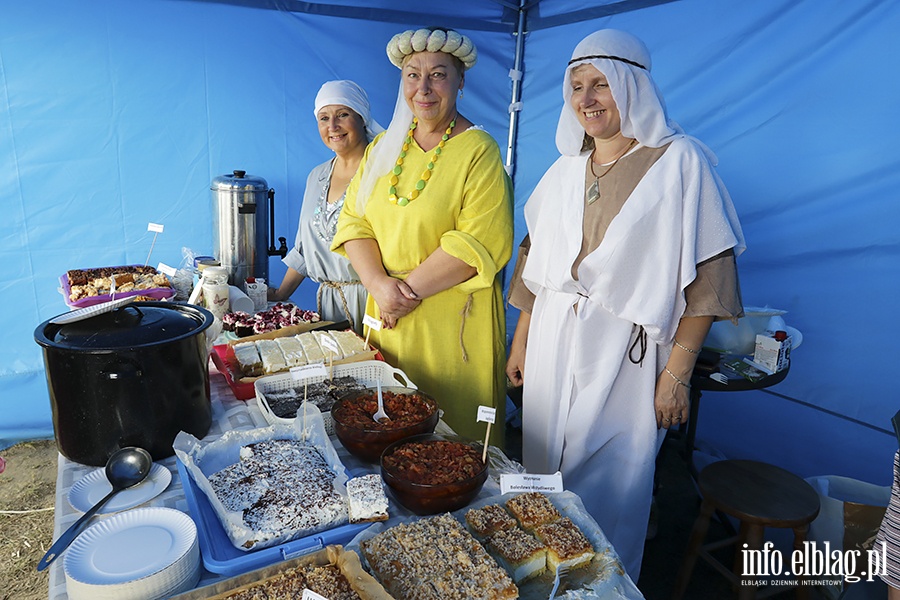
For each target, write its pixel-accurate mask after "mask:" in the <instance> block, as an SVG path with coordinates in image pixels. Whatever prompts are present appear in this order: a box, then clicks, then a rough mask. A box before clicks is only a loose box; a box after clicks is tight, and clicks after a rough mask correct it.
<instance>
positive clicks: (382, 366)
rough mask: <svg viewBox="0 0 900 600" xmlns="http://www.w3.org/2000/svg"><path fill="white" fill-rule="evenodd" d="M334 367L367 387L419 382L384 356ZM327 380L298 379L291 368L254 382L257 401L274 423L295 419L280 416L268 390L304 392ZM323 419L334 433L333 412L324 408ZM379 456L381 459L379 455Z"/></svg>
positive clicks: (338, 373) (334, 374)
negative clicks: (271, 404) (268, 395)
mask: <svg viewBox="0 0 900 600" xmlns="http://www.w3.org/2000/svg"><path fill="white" fill-rule="evenodd" d="M326 368H327V367H326ZM332 369H333V371H332V377H347V376H350V377H353V378H354V379H356V380H357V381H358V382H359V383H361V384H362V385H364V386H366V387H372V386H376V385H378V383H379V382H381V385H383V386H395V385H397V384H398V383H400V384H402V385H403V386H405V387H407V388H411V389H416V384H414V383H413V382H412V381H410V380H409V377H407V376H406V373H404V372H403V371H401V370H400V369H397V368H394V367H392V366H391V365H389V364H387V363H386V362H384V361H383V360H364V361H360V362H355V363H347V364H342V365H334V366H333V367H332ZM324 380H325V377H322V376H316V377H304V378H302V379H294V376H293V374H291V373H289V372H287V373H278V374H276V375H267V376H265V377H260V378H259V379H257V380H256V381H254V382H253V388H254V390H255V392H256V404H257V406H259V410H260V411H261V412H262V414H263V416H264V417H265V418H266V421H267V422H268V423H270V424H272V425H274V424H276V423H292V422H293V421H294V419H293V418H283V417H279V416H278V415H276V414H275V413H274V412H273V411H272V408H271V407H270V406H269V402H268V401H267V400H266V393H268V392H280V391H284V390H289V389H291V388H295V389H299V390H301V393H302V390H303V385H304V384H306V385H309V384H313V383H319V382H322V381H324ZM322 420H323V421H324V422H325V431H327V432H328V435H334V433H335V431H334V422H333V420H332V418H331V413H330V412H323V413H322ZM379 456H380V453H379ZM375 460H376V461H377V460H378V457H376V458H375Z"/></svg>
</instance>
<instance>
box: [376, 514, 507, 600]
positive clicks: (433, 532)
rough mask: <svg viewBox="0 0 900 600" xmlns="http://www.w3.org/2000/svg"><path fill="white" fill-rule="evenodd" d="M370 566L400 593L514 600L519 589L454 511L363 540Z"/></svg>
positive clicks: (431, 598)
mask: <svg viewBox="0 0 900 600" xmlns="http://www.w3.org/2000/svg"><path fill="white" fill-rule="evenodd" d="M360 549H361V550H362V552H363V555H364V556H365V557H366V560H367V561H368V563H369V566H370V567H371V569H372V570H373V572H374V573H375V575H376V576H377V577H378V579H379V580H380V581H381V583H382V584H383V585H384V586H385V588H386V589H387V590H388V593H390V594H391V595H392V596H394V597H395V598H410V599H412V598H415V599H416V600H472V599H474V598H478V599H483V600H507V599H508V600H512V599H514V598H518V597H519V590H518V588H517V587H516V585H515V583H513V581H512V579H510V577H509V575H508V574H507V573H506V571H504V570H503V569H502V568H501V567H500V566H499V565H498V564H497V562H496V561H495V560H494V559H493V558H491V556H490V555H489V554H488V553H487V552H486V551H485V549H484V548H483V547H482V546H481V544H479V543H478V541H476V540H475V538H473V537H472V535H471V534H470V533H469V532H468V531H466V529H465V528H464V527H463V526H462V525H461V524H460V523H459V522H458V521H457V520H456V519H454V518H453V517H452V516H451V515H449V514H444V515H440V516H437V517H430V518H425V519H420V520H418V521H413V522H410V523H401V524H399V525H397V526H395V527H391V528H390V529H387V530H385V531H382V532H381V533H379V534H377V535H376V536H374V537H372V538H370V539H368V540H364V541H363V542H361V543H360Z"/></svg>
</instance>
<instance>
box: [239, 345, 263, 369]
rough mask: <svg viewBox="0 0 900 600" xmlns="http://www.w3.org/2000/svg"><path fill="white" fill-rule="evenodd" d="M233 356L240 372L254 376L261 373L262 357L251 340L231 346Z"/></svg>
mask: <svg viewBox="0 0 900 600" xmlns="http://www.w3.org/2000/svg"><path fill="white" fill-rule="evenodd" d="M232 349H233V350H234V358H235V359H237V362H238V365H240V367H241V372H242V373H243V374H244V375H249V376H255V375H262V374H263V363H262V358H261V357H260V356H259V350H258V349H257V348H256V344H254V343H253V342H242V343H240V344H235V345H234V346H232Z"/></svg>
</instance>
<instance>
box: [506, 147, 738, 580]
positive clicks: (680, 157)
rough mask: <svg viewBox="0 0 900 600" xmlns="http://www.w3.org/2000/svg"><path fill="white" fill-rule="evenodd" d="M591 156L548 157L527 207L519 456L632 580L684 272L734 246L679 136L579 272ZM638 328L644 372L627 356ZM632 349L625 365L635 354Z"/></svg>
mask: <svg viewBox="0 0 900 600" xmlns="http://www.w3.org/2000/svg"><path fill="white" fill-rule="evenodd" d="M588 157H589V153H585V154H582V155H581V156H575V157H569V156H563V157H560V158H559V159H558V160H557V161H556V162H555V163H554V164H553V166H551V167H550V169H549V170H548V171H547V173H546V174H545V175H544V177H543V178H542V179H541V181H540V183H538V185H537V187H536V188H535V191H534V193H533V194H532V196H531V197H530V198H529V200H528V203H527V204H526V206H525V219H526V222H527V224H528V231H529V233H530V236H531V249H530V250H529V253H528V260H527V262H526V264H525V269H524V271H523V273H522V279H523V281H524V283H525V285H526V286H528V288H529V289H530V290H531V291H532V292H533V293H534V294H535V295H536V299H535V304H534V309H533V311H532V314H531V324H530V327H529V332H528V343H527V352H526V358H525V387H524V392H523V432H524V439H523V457H524V462H525V467H526V469H527V470H528V471H529V472H533V473H553V472H555V471H557V470H561V471H562V473H563V482H564V484H565V486H566V488H567V489H569V490H572V491H574V492H575V493H577V494H578V495H579V496H580V497H581V499H582V501H583V502H584V504H585V507H586V508H587V510H588V512H590V513H591V515H592V516H593V517H594V518H595V519H596V520H597V522H598V523H599V524H600V526H601V528H602V529H603V531H604V533H605V534H606V536H607V537H608V538H609V540H610V541H611V542H612V544H613V546H614V547H615V548H616V551H617V552H618V554H619V556H620V558H621V559H622V562H623V564H624V566H625V569H626V570H627V571H628V574H629V575H630V576H631V577H632V579H634V580H635V581H637V579H638V575H639V573H640V564H641V558H642V555H643V547H644V538H645V535H646V529H647V521H648V517H649V512H650V500H651V498H652V489H653V471H654V463H655V458H656V453H657V451H658V448H659V444H660V443H661V442H662V439H663V437H664V436H665V430H659V429H657V427H656V416H655V410H654V405H653V398H654V390H655V387H656V378H657V376H658V374H659V373H660V372H661V371H662V369H663V367H664V366H665V363H666V360H667V359H668V355H669V352H670V351H671V345H672V339H673V337H674V334H675V329H676V328H677V327H678V322H679V320H680V318H681V315H682V314H683V312H684V308H685V300H684V289H685V288H686V287H687V286H688V284H690V282H691V281H693V279H694V277H695V276H696V265H697V264H698V263H700V262H702V261H703V260H705V259H707V258H711V257H713V256H715V255H717V254H719V253H720V252H722V251H724V250H727V249H728V248H734V251H735V255H737V254H739V253H740V252H741V251H742V250H743V249H744V243H743V236H742V233H741V228H740V224H739V223H738V220H737V215H736V213H735V211H734V207H733V205H732V203H731V200H730V198H729V196H728V192H727V191H726V190H725V188H724V185H722V183H721V180H720V179H719V178H718V176H717V175H716V173H715V171H714V170H713V169H712V166H711V165H710V164H709V161H708V159H707V157H706V155H705V154H704V152H703V151H702V150H701V148H700V147H699V146H698V145H697V144H695V143H694V141H693V140H692V139H690V138H687V137H683V138H679V139H676V140H675V141H673V142H672V144H671V145H670V147H669V148H668V150H667V151H666V152H665V153H664V154H663V155H662V156H661V157H660V158H659V160H658V161H656V163H654V164H653V165H652V166H651V167H650V169H649V170H648V171H647V173H646V174H645V175H644V177H643V178H642V179H641V181H640V182H639V183H638V185H637V187H636V188H635V189H634V191H633V192H632V194H631V196H630V197H629V198H628V200H627V201H626V202H625V204H624V205H623V207H622V209H621V211H620V212H619V214H618V215H617V216H616V217H615V218H614V219H613V220H612V222H611V223H610V225H609V228H608V229H607V232H606V235H605V237H604V238H603V241H602V242H601V243H600V245H599V247H598V248H597V249H596V250H594V251H593V252H592V253H590V254H589V255H588V256H587V257H585V259H584V260H583V261H582V262H581V264H580V265H579V267H578V279H577V280H576V279H574V278H573V277H572V274H571V267H572V264H573V263H574V261H575V259H576V257H577V256H578V254H579V252H580V249H581V242H582V222H583V216H584V192H585V190H584V173H585V169H586V162H587V160H588ZM638 325H640V326H643V328H644V330H645V331H646V332H647V336H648V338H649V339H648V349H647V354H646V356H645V358H644V360H643V363H642V365H635V364H633V363H632V362H631V361H630V360H629V358H628V350H629V347H630V345H631V342H632V341H633V340H634V338H635V335H636V334H637V331H638V327H637V326H638ZM637 352H638V351H637V349H636V350H635V355H637Z"/></svg>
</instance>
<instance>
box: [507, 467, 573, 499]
mask: <svg viewBox="0 0 900 600" xmlns="http://www.w3.org/2000/svg"><path fill="white" fill-rule="evenodd" d="M562 491H565V488H564V487H563V482H562V473H560V472H559V471H557V472H556V473H553V474H552V475H540V474H535V475H533V474H531V473H504V474H502V475H500V493H501V494H506V493H509V492H544V493H550V494H552V493H556V492H562Z"/></svg>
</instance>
